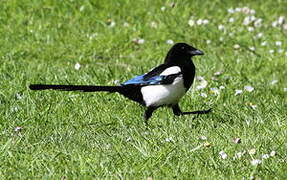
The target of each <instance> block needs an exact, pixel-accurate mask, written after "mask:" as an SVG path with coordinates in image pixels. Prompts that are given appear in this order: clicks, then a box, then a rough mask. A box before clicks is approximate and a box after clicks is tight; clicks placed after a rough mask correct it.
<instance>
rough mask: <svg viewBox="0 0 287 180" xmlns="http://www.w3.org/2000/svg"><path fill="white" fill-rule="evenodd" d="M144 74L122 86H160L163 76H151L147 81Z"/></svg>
mask: <svg viewBox="0 0 287 180" xmlns="http://www.w3.org/2000/svg"><path fill="white" fill-rule="evenodd" d="M144 76H145V74H143V75H140V76H137V77H135V78H133V79H130V80H128V81H126V82H124V83H122V85H156V84H161V82H162V80H163V79H164V77H165V76H153V77H150V78H149V79H145V78H144Z"/></svg>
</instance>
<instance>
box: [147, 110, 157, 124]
mask: <svg viewBox="0 0 287 180" xmlns="http://www.w3.org/2000/svg"><path fill="white" fill-rule="evenodd" d="M157 108H158V107H154V106H150V107H147V110H146V111H145V114H144V120H145V124H146V126H148V119H149V118H150V117H151V115H152V113H153V112H154V111H155V110H156V109H157Z"/></svg>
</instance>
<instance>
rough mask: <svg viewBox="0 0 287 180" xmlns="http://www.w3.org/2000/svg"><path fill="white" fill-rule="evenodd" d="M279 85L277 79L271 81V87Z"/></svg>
mask: <svg viewBox="0 0 287 180" xmlns="http://www.w3.org/2000/svg"><path fill="white" fill-rule="evenodd" d="M277 83H278V80H277V79H274V80H272V81H271V83H270V84H271V85H275V84H277Z"/></svg>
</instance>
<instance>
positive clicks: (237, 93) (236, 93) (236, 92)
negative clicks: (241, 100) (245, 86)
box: [234, 89, 243, 96]
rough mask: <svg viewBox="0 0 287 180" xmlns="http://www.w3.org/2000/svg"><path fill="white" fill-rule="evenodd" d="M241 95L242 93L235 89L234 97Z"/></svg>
mask: <svg viewBox="0 0 287 180" xmlns="http://www.w3.org/2000/svg"><path fill="white" fill-rule="evenodd" d="M242 93H243V91H242V90H241V89H236V90H235V94H234V95H235V96H237V95H239V94H242Z"/></svg>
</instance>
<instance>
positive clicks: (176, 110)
mask: <svg viewBox="0 0 287 180" xmlns="http://www.w3.org/2000/svg"><path fill="white" fill-rule="evenodd" d="M172 111H173V114H174V115H176V116H180V115H188V114H207V113H210V112H211V108H210V109H208V110H201V111H192V112H182V111H181V110H180V108H179V106H178V104H176V105H174V106H173V107H172Z"/></svg>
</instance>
